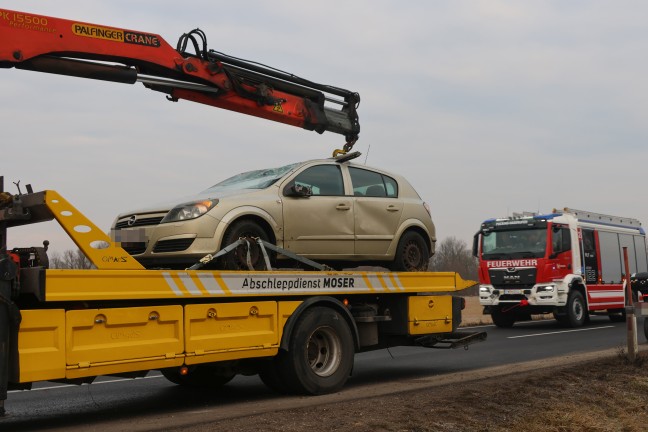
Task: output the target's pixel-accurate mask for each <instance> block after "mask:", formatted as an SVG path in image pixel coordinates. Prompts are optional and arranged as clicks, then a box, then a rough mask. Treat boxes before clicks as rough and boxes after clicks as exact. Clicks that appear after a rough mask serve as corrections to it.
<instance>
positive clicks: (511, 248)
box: [482, 228, 547, 259]
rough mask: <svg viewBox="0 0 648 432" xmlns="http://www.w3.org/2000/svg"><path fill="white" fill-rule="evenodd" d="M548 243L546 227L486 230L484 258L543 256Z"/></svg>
mask: <svg viewBox="0 0 648 432" xmlns="http://www.w3.org/2000/svg"><path fill="white" fill-rule="evenodd" d="M546 244H547V230H546V228H532V229H524V230H506V231H491V232H485V233H484V241H483V243H482V258H484V259H501V258H518V257H520V258H541V257H543V256H544V253H545V249H546Z"/></svg>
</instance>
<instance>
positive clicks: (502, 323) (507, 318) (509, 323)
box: [491, 306, 515, 328]
mask: <svg viewBox="0 0 648 432" xmlns="http://www.w3.org/2000/svg"><path fill="white" fill-rule="evenodd" d="M491 318H492V320H493V324H495V325H496V326H497V327H501V328H511V327H513V324H515V314H514V313H511V312H502V308H501V307H500V306H493V308H492V310H491Z"/></svg>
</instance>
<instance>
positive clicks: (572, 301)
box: [560, 290, 588, 327]
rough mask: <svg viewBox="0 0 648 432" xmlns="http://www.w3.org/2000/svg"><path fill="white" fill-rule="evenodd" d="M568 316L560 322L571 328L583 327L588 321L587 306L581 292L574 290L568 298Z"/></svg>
mask: <svg viewBox="0 0 648 432" xmlns="http://www.w3.org/2000/svg"><path fill="white" fill-rule="evenodd" d="M566 308H567V314H566V315H565V317H564V318H563V319H562V320H560V322H561V324H567V325H569V326H570V327H581V326H582V325H583V324H585V321H587V318H588V317H587V306H586V305H585V299H584V298H583V294H581V293H580V292H579V291H576V290H572V291H571V292H570V293H569V296H568V297H567V306H566Z"/></svg>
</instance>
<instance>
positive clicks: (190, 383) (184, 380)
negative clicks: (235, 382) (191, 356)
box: [160, 365, 236, 389]
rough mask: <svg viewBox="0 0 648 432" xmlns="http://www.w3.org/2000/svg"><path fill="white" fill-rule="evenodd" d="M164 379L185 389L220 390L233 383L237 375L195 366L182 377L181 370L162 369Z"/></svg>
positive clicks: (217, 369)
mask: <svg viewBox="0 0 648 432" xmlns="http://www.w3.org/2000/svg"><path fill="white" fill-rule="evenodd" d="M160 372H162V375H163V376H164V378H166V379H168V380H169V381H171V382H172V383H174V384H178V385H180V386H185V387H195V388H199V387H203V388H211V389H214V388H219V387H222V386H224V385H225V384H227V383H228V382H230V381H232V379H233V378H234V376H235V375H236V374H235V373H233V372H225V371H222V370H220V368H214V367H210V365H195V366H193V367H190V368H189V373H188V374H187V375H180V369H179V368H168V369H161V370H160Z"/></svg>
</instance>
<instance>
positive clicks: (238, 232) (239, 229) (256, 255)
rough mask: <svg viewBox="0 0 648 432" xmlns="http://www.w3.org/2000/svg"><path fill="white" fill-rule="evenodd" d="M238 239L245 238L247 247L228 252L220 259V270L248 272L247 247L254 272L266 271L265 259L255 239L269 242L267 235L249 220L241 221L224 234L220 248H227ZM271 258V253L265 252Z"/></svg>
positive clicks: (239, 247) (242, 246) (243, 246)
mask: <svg viewBox="0 0 648 432" xmlns="http://www.w3.org/2000/svg"><path fill="white" fill-rule="evenodd" d="M239 238H246V239H247V240H248V243H247V244H248V245H247V246H246V245H240V246H238V247H237V248H236V249H234V250H233V251H231V252H229V253H228V254H226V255H225V256H223V257H222V259H221V268H222V269H223V270H249V268H248V247H249V261H250V264H251V265H252V267H253V268H254V269H255V270H266V265H265V259H264V256H263V252H262V251H261V248H260V247H259V245H258V244H257V243H256V239H257V238H260V239H261V240H265V241H270V237H269V236H268V233H267V232H266V231H265V230H264V229H263V228H262V227H261V226H260V225H259V224H258V223H256V222H254V221H251V220H241V221H237V222H234V223H233V224H232V226H231V227H229V229H228V230H227V232H226V233H225V236H224V237H223V243H222V245H221V248H224V247H226V246H229V245H230V244H232V243H234V242H235V241H237V240H238V239H239ZM267 253H268V256H269V257H271V256H272V255H271V252H270V251H267Z"/></svg>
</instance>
